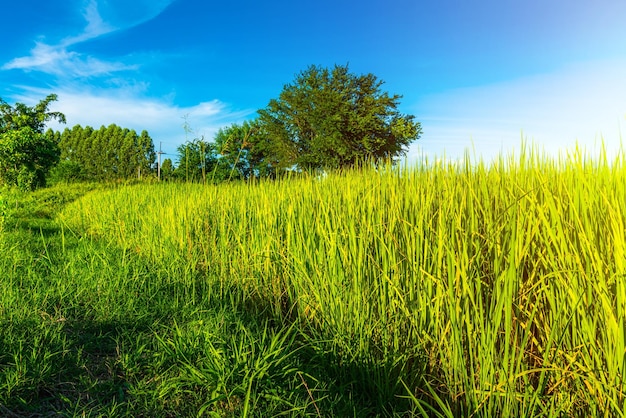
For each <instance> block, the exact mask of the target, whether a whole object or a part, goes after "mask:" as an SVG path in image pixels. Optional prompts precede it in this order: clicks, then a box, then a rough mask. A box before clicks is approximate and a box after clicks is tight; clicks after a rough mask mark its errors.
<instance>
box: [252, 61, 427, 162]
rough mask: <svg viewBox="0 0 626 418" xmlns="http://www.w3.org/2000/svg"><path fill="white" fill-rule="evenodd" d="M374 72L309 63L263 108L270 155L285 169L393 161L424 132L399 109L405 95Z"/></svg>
mask: <svg viewBox="0 0 626 418" xmlns="http://www.w3.org/2000/svg"><path fill="white" fill-rule="evenodd" d="M382 85H383V82H382V81H380V80H378V79H377V78H376V76H374V75H373V74H366V75H355V74H352V73H350V72H349V69H348V66H347V65H346V66H339V65H336V66H335V67H334V68H333V69H328V68H321V67H318V66H311V67H309V68H308V69H307V70H305V71H303V72H301V73H300V74H298V75H297V76H296V78H295V81H294V82H293V83H292V84H287V85H285V86H284V88H283V90H282V92H281V93H280V96H279V98H278V99H273V100H271V101H270V102H269V104H268V106H267V107H266V108H265V109H262V110H260V111H259V115H260V117H259V121H260V123H261V125H262V128H263V129H264V131H265V132H266V134H267V135H268V137H269V140H270V143H271V153H272V154H273V155H274V156H275V157H276V159H277V161H278V164H279V165H280V167H282V168H289V167H294V166H297V167H299V168H301V169H317V168H340V167H347V166H352V165H354V164H357V163H359V162H365V161H369V160H381V159H395V158H397V157H399V156H401V155H403V154H404V153H405V152H406V151H407V148H408V146H409V144H410V143H411V142H412V141H414V140H416V139H418V138H419V137H420V135H421V133H422V129H421V125H420V123H419V122H415V121H414V117H413V116H411V115H403V114H401V113H400V112H399V111H398V105H399V100H400V99H401V96H398V95H393V96H390V95H389V94H388V93H386V92H384V91H382V90H381V86H382Z"/></svg>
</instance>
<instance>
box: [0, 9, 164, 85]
mask: <svg viewBox="0 0 626 418" xmlns="http://www.w3.org/2000/svg"><path fill="white" fill-rule="evenodd" d="M172 1H173V0H162V1H155V2H153V4H152V5H151V6H150V7H147V6H146V7H145V8H144V9H142V11H143V10H145V11H144V12H143V14H141V15H138V16H135V17H134V19H131V20H128V21H125V22H120V23H123V25H121V26H120V25H116V24H115V23H112V22H109V21H105V19H103V18H102V15H101V12H100V9H101V8H104V9H107V8H111V5H110V4H109V2H98V1H97V0H89V1H88V2H86V3H85V7H84V9H83V11H82V15H83V17H84V19H85V22H86V25H85V27H84V29H83V30H82V32H80V33H79V34H77V35H69V36H66V37H64V38H63V39H61V40H60V41H59V42H58V43H56V44H49V43H44V42H41V41H39V42H35V46H34V47H33V49H32V50H31V51H30V55H28V56H24V57H18V58H15V59H13V60H11V61H9V62H7V63H5V64H4V65H2V67H0V69H2V70H24V71H41V72H43V73H46V74H50V75H53V76H56V77H58V78H64V79H72V78H76V77H81V78H87V77H96V76H103V75H110V74H112V73H116V72H120V71H128V70H137V69H138V68H139V66H138V65H136V64H130V65H129V64H125V63H122V62H118V61H105V60H101V59H99V58H97V57H94V56H91V55H88V54H81V53H78V52H76V51H73V50H72V47H73V46H75V45H77V44H80V43H82V42H85V41H88V40H90V39H95V38H98V37H100V36H102V35H106V34H109V33H112V32H115V31H117V30H122V29H128V28H129V27H132V26H134V25H137V24H139V23H142V22H144V21H146V20H149V19H152V18H154V17H155V16H156V15H158V14H159V13H160V12H161V11H163V10H164V9H165V7H167V5H168V4H170V3H171V2H172ZM113 3H116V2H113ZM114 6H115V7H124V4H117V3H116V4H114ZM143 6H145V5H143Z"/></svg>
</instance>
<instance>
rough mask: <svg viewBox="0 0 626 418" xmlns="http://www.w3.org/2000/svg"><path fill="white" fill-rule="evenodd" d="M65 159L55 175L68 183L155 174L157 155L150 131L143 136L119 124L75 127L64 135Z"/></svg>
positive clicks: (60, 142) (62, 151)
mask: <svg viewBox="0 0 626 418" xmlns="http://www.w3.org/2000/svg"><path fill="white" fill-rule="evenodd" d="M59 147H60V150H61V160H60V163H59V166H58V167H56V168H55V174H56V175H57V176H58V177H60V179H64V180H75V179H82V180H104V181H111V180H124V179H131V178H142V177H144V176H146V175H148V174H151V173H152V171H153V166H154V163H155V160H156V152H155V151H154V144H153V141H152V138H150V135H149V134H148V132H147V131H145V130H144V131H142V132H141V133H140V134H137V132H136V131H135V130H133V129H128V128H121V127H119V126H117V125H115V124H111V125H109V126H101V127H100V129H98V130H95V129H94V128H92V127H91V126H86V127H82V126H80V125H75V126H74V127H73V128H72V129H65V130H64V131H63V132H62V133H61V134H60V141H59Z"/></svg>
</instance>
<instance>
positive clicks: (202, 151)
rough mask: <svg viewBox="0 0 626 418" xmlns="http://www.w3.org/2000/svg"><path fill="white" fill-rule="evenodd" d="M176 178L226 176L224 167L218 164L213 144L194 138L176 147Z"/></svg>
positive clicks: (203, 179)
mask: <svg viewBox="0 0 626 418" xmlns="http://www.w3.org/2000/svg"><path fill="white" fill-rule="evenodd" d="M177 152H178V156H179V158H178V165H177V167H176V171H175V175H176V177H177V178H179V179H182V180H185V181H192V182H203V183H205V182H207V181H211V182H214V181H219V180H224V179H225V178H226V175H227V173H226V169H225V167H223V166H221V165H219V164H218V159H217V155H216V154H217V153H216V149H215V144H214V143H211V142H208V141H205V140H204V138H196V139H194V140H192V141H187V142H186V143H184V144H182V145H180V146H179V147H178V148H177Z"/></svg>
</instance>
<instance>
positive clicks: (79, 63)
mask: <svg viewBox="0 0 626 418" xmlns="http://www.w3.org/2000/svg"><path fill="white" fill-rule="evenodd" d="M137 68H138V67H137V66H136V65H127V64H123V63H120V62H106V61H102V60H99V59H97V58H94V57H91V56H84V55H81V54H78V53H76V52H71V51H68V50H67V48H65V47H62V46H59V45H46V44H44V43H39V42H38V43H36V45H35V47H34V48H33V49H32V50H31V54H30V55H29V56H27V57H20V58H16V59H14V60H12V61H10V62H8V63H7V64H5V65H3V66H2V69H3V70H12V69H20V70H25V71H32V70H38V71H42V72H44V73H47V74H51V75H55V76H58V77H63V78H75V77H91V76H99V75H105V74H111V73H113V72H118V71H125V70H134V69H137Z"/></svg>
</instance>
